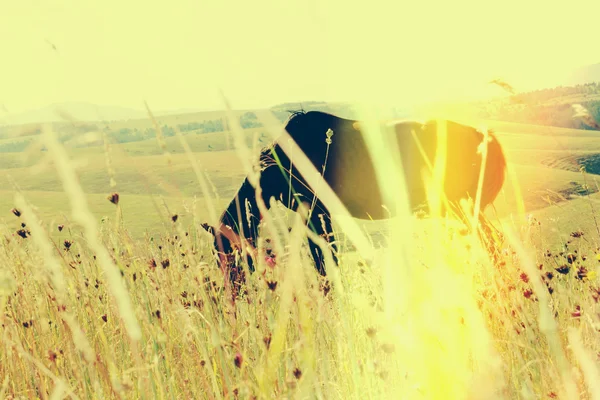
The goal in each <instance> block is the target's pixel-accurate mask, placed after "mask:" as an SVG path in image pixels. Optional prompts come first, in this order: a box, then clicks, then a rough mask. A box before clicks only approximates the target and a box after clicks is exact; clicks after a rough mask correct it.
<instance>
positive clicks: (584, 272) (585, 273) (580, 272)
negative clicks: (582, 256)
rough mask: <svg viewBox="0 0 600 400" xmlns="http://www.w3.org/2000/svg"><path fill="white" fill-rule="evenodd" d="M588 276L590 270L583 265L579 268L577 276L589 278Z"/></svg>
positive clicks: (580, 278) (578, 277)
mask: <svg viewBox="0 0 600 400" xmlns="http://www.w3.org/2000/svg"><path fill="white" fill-rule="evenodd" d="M587 276H588V270H587V268H586V267H583V266H581V267H579V268H577V276H576V278H577V279H579V280H582V279H583V278H587Z"/></svg>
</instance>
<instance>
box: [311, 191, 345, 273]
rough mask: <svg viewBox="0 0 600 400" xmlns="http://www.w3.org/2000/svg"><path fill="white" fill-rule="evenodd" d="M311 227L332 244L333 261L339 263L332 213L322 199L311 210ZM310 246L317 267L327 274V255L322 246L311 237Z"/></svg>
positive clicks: (319, 270)
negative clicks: (324, 253)
mask: <svg viewBox="0 0 600 400" xmlns="http://www.w3.org/2000/svg"><path fill="white" fill-rule="evenodd" d="M308 222H309V226H308V227H309V228H310V229H311V230H312V231H313V232H314V233H315V234H317V235H318V236H321V237H322V238H324V239H325V241H326V242H327V243H329V245H330V246H331V255H332V257H333V261H334V262H335V264H336V265H337V264H338V259H337V255H336V254H337V251H338V249H337V245H336V244H335V237H334V235H333V226H332V224H331V214H330V213H329V211H328V210H327V208H325V205H324V204H323V203H321V202H320V201H317V202H316V204H315V207H314V208H313V210H312V211H311V212H310V216H309V218H308ZM308 246H309V248H310V253H311V255H312V257H313V259H314V261H315V268H316V270H317V271H318V272H319V274H321V275H322V276H325V275H327V271H326V269H325V257H324V255H323V252H322V251H321V247H319V246H318V245H317V244H316V243H315V242H313V241H312V240H311V239H309V241H308Z"/></svg>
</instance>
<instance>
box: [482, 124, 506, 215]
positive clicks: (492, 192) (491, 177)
mask: <svg viewBox="0 0 600 400" xmlns="http://www.w3.org/2000/svg"><path fill="white" fill-rule="evenodd" d="M487 147H488V148H487V158H486V162H485V171H484V177H483V187H482V188H481V189H482V190H481V203H480V204H481V209H482V210H483V209H485V207H486V206H488V205H489V204H491V203H493V202H494V200H496V197H498V194H499V193H500V190H502V186H503V185H504V180H505V176H506V158H505V157H504V152H503V151H502V146H501V145H500V142H498V139H497V138H496V136H495V135H494V133H493V132H489V142H488V146H487Z"/></svg>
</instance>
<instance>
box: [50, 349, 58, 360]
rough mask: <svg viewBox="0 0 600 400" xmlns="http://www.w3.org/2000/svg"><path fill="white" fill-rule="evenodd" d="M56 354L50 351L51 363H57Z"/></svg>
mask: <svg viewBox="0 0 600 400" xmlns="http://www.w3.org/2000/svg"><path fill="white" fill-rule="evenodd" d="M56 357H57V355H56V353H55V352H53V351H52V350H48V360H50V362H56Z"/></svg>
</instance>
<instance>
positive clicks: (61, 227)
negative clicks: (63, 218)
mask: <svg viewBox="0 0 600 400" xmlns="http://www.w3.org/2000/svg"><path fill="white" fill-rule="evenodd" d="M57 228H58V231H59V232H62V230H63V229H64V228H65V226H64V225H63V224H60V225H58V227H57Z"/></svg>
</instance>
